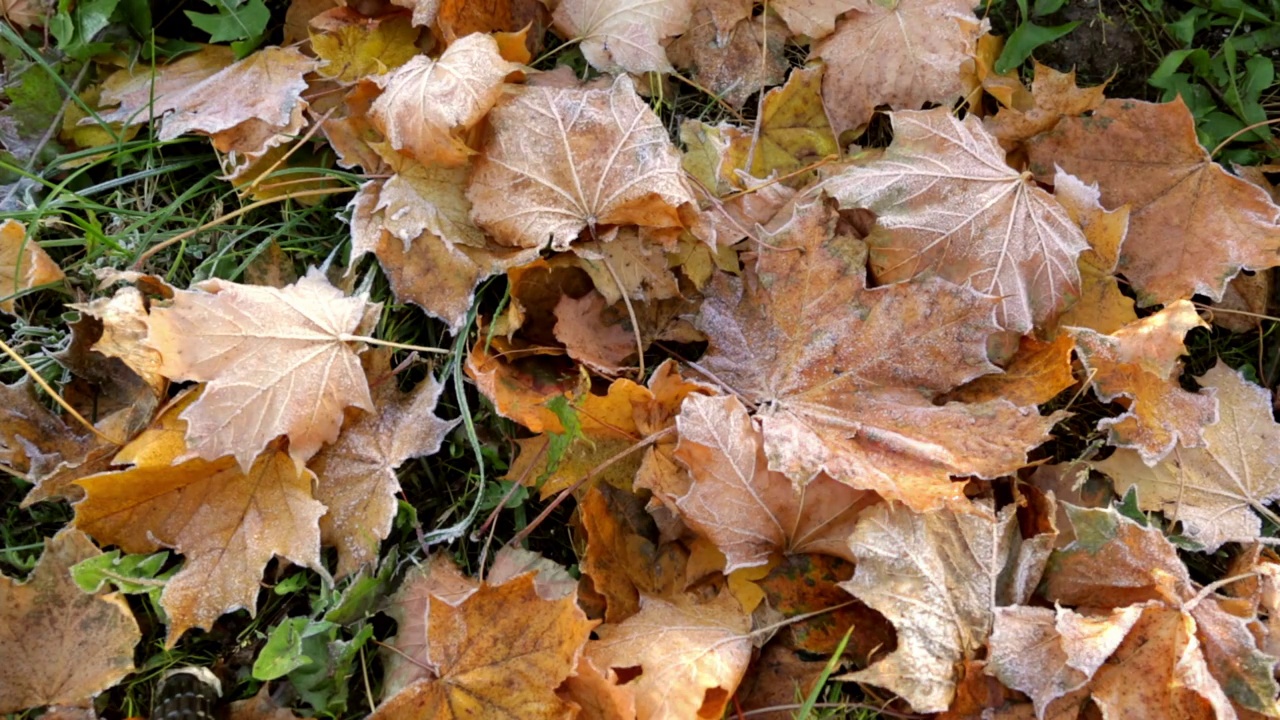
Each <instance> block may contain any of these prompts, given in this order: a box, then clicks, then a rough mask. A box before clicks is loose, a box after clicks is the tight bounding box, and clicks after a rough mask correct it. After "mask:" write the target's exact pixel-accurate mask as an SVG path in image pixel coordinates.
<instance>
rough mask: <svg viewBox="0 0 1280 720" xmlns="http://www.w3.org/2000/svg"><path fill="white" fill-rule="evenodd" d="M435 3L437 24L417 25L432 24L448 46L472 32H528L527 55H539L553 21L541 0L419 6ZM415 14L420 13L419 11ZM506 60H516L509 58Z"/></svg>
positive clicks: (454, 0)
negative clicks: (550, 23) (543, 40)
mask: <svg viewBox="0 0 1280 720" xmlns="http://www.w3.org/2000/svg"><path fill="white" fill-rule="evenodd" d="M432 2H434V3H435V4H436V5H438V8H437V9H436V11H435V18H434V19H433V20H434V21H433V22H428V23H418V24H420V25H431V32H432V34H434V35H435V36H436V37H437V38H439V39H441V40H443V41H444V43H445V44H446V45H448V44H452V43H453V42H454V41H455V40H457V39H458V38H461V37H466V36H467V35H470V34H471V33H497V34H501V33H502V32H506V33H511V34H516V33H518V32H527V33H528V39H527V45H528V50H527V52H528V53H532V54H533V55H537V54H538V52H539V49H540V48H541V46H542V37H543V35H544V34H545V33H546V29H547V25H548V24H549V22H550V12H549V9H548V7H547V5H545V4H544V3H542V2H541V0H484V1H483V2H475V0H420V1H419V2H418V3H417V7H419V8H421V7H423V6H424V5H428V4H431V3H432ZM397 4H399V3H397ZM414 14H415V15H417V14H418V12H417V10H415V13H414ZM415 22H417V20H416V19H415ZM522 28H524V29H525V30H523V31H522V30H521V29H522ZM520 42H521V44H526V40H525V38H523V37H522V38H521V40H520ZM507 59H508V60H515V58H512V57H510V56H508V57H507ZM532 59H533V58H532V57H528V58H526V59H524V60H519V61H517V62H521V63H524V64H528V63H529V61H530V60H532Z"/></svg>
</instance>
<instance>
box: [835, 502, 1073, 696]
mask: <svg viewBox="0 0 1280 720" xmlns="http://www.w3.org/2000/svg"><path fill="white" fill-rule="evenodd" d="M849 545H850V547H851V548H852V549H853V554H854V555H856V556H857V558H858V561H857V562H858V567H857V571H856V573H855V574H854V576H853V579H852V580H850V581H849V582H847V583H844V587H845V589H847V590H848V591H849V592H850V593H852V594H853V595H854V596H856V597H857V598H858V599H860V600H862V601H863V602H865V603H866V604H867V605H869V606H871V607H872V608H874V609H876V610H879V611H880V613H881V614H883V615H884V616H885V617H887V618H888V619H889V620H890V621H891V622H892V623H893V625H894V628H896V629H897V631H898V648H897V649H896V650H894V651H893V653H892V654H890V655H889V656H888V657H886V658H884V659H883V660H880V661H879V662H877V663H875V664H874V665H872V666H871V667H869V668H867V669H866V670H861V671H859V672H856V673H853V674H851V675H848V676H846V679H851V680H856V681H858V682H866V683H870V684H872V685H879V686H881V687H885V688H888V689H890V690H893V691H894V692H896V693H897V694H899V695H901V696H902V697H903V698H905V699H906V700H907V702H909V703H911V707H912V709H914V710H915V711H916V712H942V711H944V710H946V709H947V708H948V707H949V706H950V705H951V700H952V697H953V695H954V693H955V688H956V680H957V679H958V678H957V676H956V674H955V673H956V670H955V668H956V666H957V664H958V663H960V662H961V661H962V660H965V659H972V658H974V657H975V656H976V655H977V653H978V652H979V651H980V650H981V649H982V648H983V647H984V646H985V645H986V643H987V637H988V635H989V634H990V633H991V627H992V623H993V621H994V612H995V609H996V607H997V606H1000V605H1013V604H1019V603H1024V602H1026V601H1027V599H1028V598H1030V596H1031V593H1032V591H1033V590H1035V587H1036V584H1037V583H1038V582H1039V579H1040V572H1041V570H1042V569H1043V568H1044V562H1045V559H1046V558H1047V557H1048V554H1049V551H1050V549H1052V547H1053V537H1052V535H1050V534H1041V535H1037V536H1036V537H1034V538H1031V539H1030V540H1023V539H1022V536H1021V535H1020V534H1019V530H1018V523H1017V522H1016V521H1015V516H1014V508H1013V506H1009V507H1006V508H1005V509H1003V510H1001V511H1000V512H999V513H998V514H997V513H996V512H994V511H993V510H991V508H990V507H988V506H983V505H974V506H972V507H971V508H969V509H968V510H967V511H965V510H960V511H956V510H951V509H944V510H939V511H935V512H931V513H928V514H924V515H921V514H917V513H915V512H912V511H911V510H909V509H907V508H905V507H902V506H896V507H894V506H880V507H878V508H876V509H874V510H871V511H870V512H869V513H868V514H867V516H866V518H865V519H864V520H863V521H862V522H861V523H860V524H859V525H858V527H857V529H855V530H854V532H853V535H852V536H851V537H850V538H849Z"/></svg>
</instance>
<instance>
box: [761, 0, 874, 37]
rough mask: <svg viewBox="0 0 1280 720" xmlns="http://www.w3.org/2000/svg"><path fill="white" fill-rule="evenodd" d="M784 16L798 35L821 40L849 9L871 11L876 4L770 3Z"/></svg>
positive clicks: (848, 0)
mask: <svg viewBox="0 0 1280 720" xmlns="http://www.w3.org/2000/svg"><path fill="white" fill-rule="evenodd" d="M769 6H770V7H772V8H773V9H774V10H776V11H777V12H778V15H781V16H782V20H783V22H785V23H786V24H787V27H789V28H791V32H793V33H795V34H796V35H804V36H805V37H807V38H809V39H810V40H821V39H822V38H824V37H826V36H828V35H830V34H831V33H833V32H835V29H836V18H837V17H839V16H840V14H841V13H844V12H846V11H848V10H853V9H855V8H856V9H858V10H861V11H864V12H870V11H872V10H874V9H875V6H874V5H873V4H871V3H868V2H866V0H774V2H772V3H770V5H769Z"/></svg>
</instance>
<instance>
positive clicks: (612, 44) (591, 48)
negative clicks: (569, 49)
mask: <svg viewBox="0 0 1280 720" xmlns="http://www.w3.org/2000/svg"><path fill="white" fill-rule="evenodd" d="M692 5H693V3H692V0H661V1H660V2H654V0H562V2H560V4H559V5H558V6H557V7H556V9H555V13H553V14H552V16H551V18H552V22H553V25H552V27H554V28H555V30H556V32H557V33H559V34H560V35H561V36H563V37H566V38H571V39H576V40H579V41H580V42H579V47H580V48H581V49H582V55H583V57H585V58H586V59H587V62H589V63H591V66H592V67H594V68H596V69H597V70H600V71H601V72H607V73H616V72H618V71H619V70H622V71H625V72H629V73H636V74H640V73H646V72H670V71H671V63H670V62H668V61H667V54H666V51H665V49H664V47H663V41H664V40H666V39H667V38H670V37H673V36H675V35H680V34H681V33H683V32H684V31H685V29H686V28H687V27H688V26H689V17H690V14H691V13H692V10H693V8H692Z"/></svg>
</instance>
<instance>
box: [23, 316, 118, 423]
mask: <svg viewBox="0 0 1280 720" xmlns="http://www.w3.org/2000/svg"><path fill="white" fill-rule="evenodd" d="M0 350H2V351H4V354H5V355H8V356H9V357H10V358H13V361H14V362H15V363H17V364H18V367H20V368H22V370H23V372H25V373H26V374H27V375H28V376H29V377H30V378H31V379H32V380H35V381H36V384H37V385H39V386H40V387H42V388H44V391H45V392H47V393H49V397H51V398H53V401H54V402H56V403H58V404H59V405H61V406H62V409H63V410H66V411H67V413H68V414H70V415H71V417H73V418H75V419H76V421H77V422H79V423H80V424H81V425H83V426H85V427H86V428H88V430H89V432H91V433H93V434H94V435H97V436H98V438H100V439H101V440H104V441H106V442H109V443H111V444H112V445H123V444H124V443H122V442H119V441H117V440H115V439H113V438H110V437H107V436H106V435H104V434H103V433H102V431H101V430H99V429H98V428H96V427H94V426H93V423H91V422H89V421H88V420H85V419H84V416H83V415H81V414H80V413H78V412H76V409H75V408H73V407H71V404H70V403H68V402H67V401H66V400H63V399H62V396H61V395H59V394H58V393H57V392H56V391H55V390H54V389H53V388H52V387H50V386H49V383H47V382H45V379H44V378H42V377H40V373H38V372H36V370H35V368H33V367H31V365H30V364H28V363H27V361H26V360H23V359H22V356H21V355H19V354H18V353H16V352H14V350H13V348H11V347H9V345H8V344H6V343H5V341H4V340H0Z"/></svg>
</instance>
